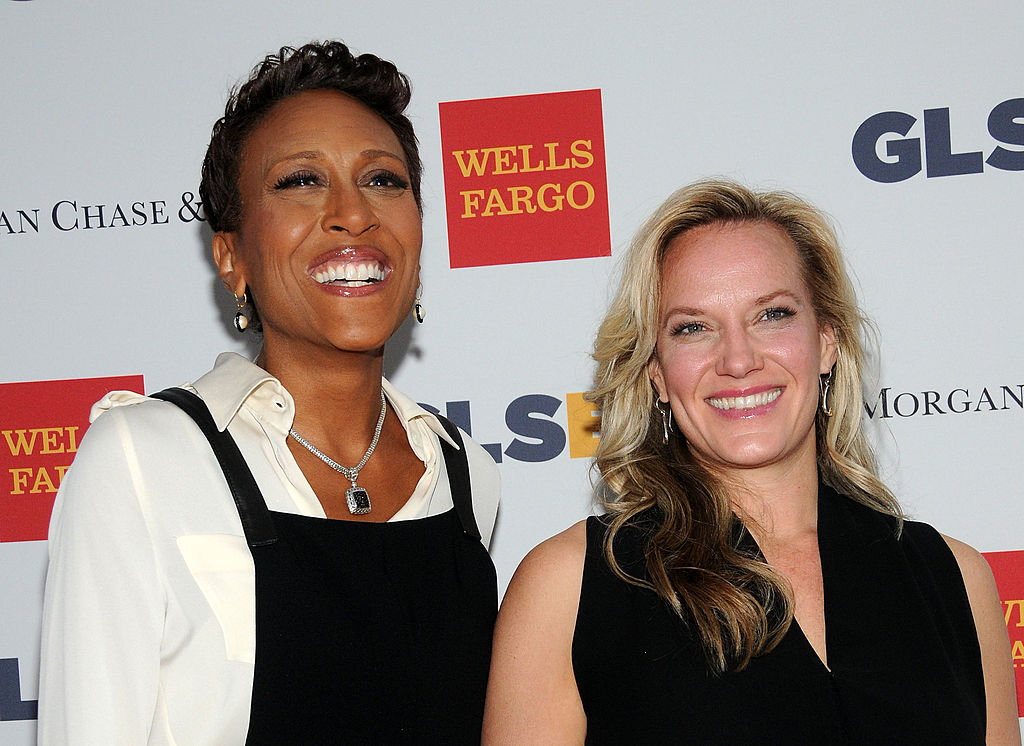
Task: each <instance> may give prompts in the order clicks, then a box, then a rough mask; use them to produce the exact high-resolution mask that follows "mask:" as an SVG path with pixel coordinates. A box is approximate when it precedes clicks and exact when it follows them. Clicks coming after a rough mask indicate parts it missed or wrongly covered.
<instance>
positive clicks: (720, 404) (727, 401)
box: [705, 389, 782, 409]
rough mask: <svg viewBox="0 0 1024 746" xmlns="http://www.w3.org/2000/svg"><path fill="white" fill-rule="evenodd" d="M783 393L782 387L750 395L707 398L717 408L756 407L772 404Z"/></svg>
mask: <svg viewBox="0 0 1024 746" xmlns="http://www.w3.org/2000/svg"><path fill="white" fill-rule="evenodd" d="M781 394H782V389H769V390H768V391H762V392H760V393H757V394H751V395H750V396H724V397H722V398H709V399H706V400H705V401H707V403H708V404H710V405H711V406H712V407H714V408H715V409H754V408H755V407H763V406H764V405H765V404H771V403H772V402H773V401H775V400H776V399H778V398H779V396H780V395H781Z"/></svg>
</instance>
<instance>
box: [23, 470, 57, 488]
mask: <svg viewBox="0 0 1024 746" xmlns="http://www.w3.org/2000/svg"><path fill="white" fill-rule="evenodd" d="M56 491H57V488H56V487H55V486H54V484H53V480H52V479H50V472H49V470H48V469H47V468H46V467H45V466H43V467H40V468H39V470H38V471H37V472H36V481H35V482H33V483H32V489H31V490H29V492H30V493H32V494H33V495H38V494H39V493H40V492H56Z"/></svg>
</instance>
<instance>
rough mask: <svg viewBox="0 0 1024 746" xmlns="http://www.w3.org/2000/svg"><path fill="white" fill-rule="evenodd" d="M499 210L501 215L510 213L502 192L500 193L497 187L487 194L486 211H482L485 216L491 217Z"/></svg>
mask: <svg viewBox="0 0 1024 746" xmlns="http://www.w3.org/2000/svg"><path fill="white" fill-rule="evenodd" d="M495 210H497V211H498V214H499V215H509V214H510V213H509V209H508V207H506V206H505V203H504V202H503V201H502V199H501V194H499V193H498V190H497V189H492V190H491V193H490V194H489V195H487V204H486V205H484V211H483V212H482V213H480V214H481V215H483V216H484V217H485V218H489V217H491V215H493V214H494V211H495Z"/></svg>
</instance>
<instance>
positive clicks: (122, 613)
mask: <svg viewBox="0 0 1024 746" xmlns="http://www.w3.org/2000/svg"><path fill="white" fill-rule="evenodd" d="M142 487H143V485H142V483H141V479H140V474H139V471H138V466H137V464H136V463H135V461H134V452H133V444H132V440H131V436H130V433H129V430H128V427H127V424H126V422H125V417H124V413H123V412H122V411H119V410H116V409H115V410H113V411H111V412H108V413H106V414H104V415H103V416H101V417H99V418H98V419H97V420H96V422H95V423H94V424H93V425H92V426H91V427H90V429H89V431H88V432H87V434H86V436H85V437H84V438H83V440H82V443H81V447H80V450H79V452H78V454H77V455H76V457H75V460H74V462H73V464H72V466H71V468H70V469H69V470H68V472H67V474H66V475H65V478H64V480H63V482H62V484H61V487H60V490H59V492H58V494H57V498H56V503H55V505H54V509H53V514H52V517H51V519H50V534H49V554H50V564H49V569H48V571H47V577H46V592H45V600H44V607H43V626H42V652H41V657H40V682H39V744H41V746H47V745H48V744H101V743H103V744H112V743H125V744H127V743H138V744H141V743H146V742H147V740H149V733H150V728H151V726H152V723H153V715H154V707H155V704H156V702H157V696H158V687H159V681H160V645H161V642H160V641H161V636H162V628H163V620H164V609H165V599H164V591H163V588H164V585H163V583H162V581H161V577H160V569H159V567H158V564H157V562H156V558H155V555H154V552H153V542H152V540H151V538H150V531H149V527H148V525H147V521H146V517H145V515H144V512H143V508H142V505H143V503H142V501H141V498H142V495H141V489H142Z"/></svg>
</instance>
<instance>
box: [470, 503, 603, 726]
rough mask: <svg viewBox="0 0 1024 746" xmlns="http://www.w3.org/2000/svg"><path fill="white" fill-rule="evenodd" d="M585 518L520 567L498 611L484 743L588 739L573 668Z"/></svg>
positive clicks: (541, 546) (539, 548)
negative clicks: (573, 643) (574, 631)
mask: <svg viewBox="0 0 1024 746" xmlns="http://www.w3.org/2000/svg"><path fill="white" fill-rule="evenodd" d="M586 545H587V538H586V522H585V521H581V522H580V523H577V524H576V525H574V526H573V527H572V528H570V529H568V530H567V531H564V532H562V533H561V534H558V535H557V536H555V537H553V538H551V539H548V540H547V541H545V542H544V543H543V544H540V545H539V546H538V547H536V548H535V549H534V550H533V551H531V552H530V553H529V554H528V555H526V557H525V558H524V559H523V561H522V563H520V565H519V569H518V570H516V574H515V576H514V577H513V578H512V582H511V583H510V584H509V586H508V591H507V592H506V593H505V598H504V600H503V601H502V604H501V611H500V612H499V613H498V621H497V624H496V626H495V630H494V652H493V654H492V657H491V675H490V681H489V682H488V686H487V706H486V709H485V711H484V730H483V742H484V743H485V744H524V743H558V744H571V743H583V739H584V736H586V732H587V721H586V717H585V715H584V714H583V705H582V704H581V702H580V695H579V692H578V691H577V689H576V679H575V678H574V676H573V669H572V638H573V630H574V628H575V626H576V609H577V607H578V606H579V599H580V585H581V582H582V578H583V560H584V558H585V556H586Z"/></svg>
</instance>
